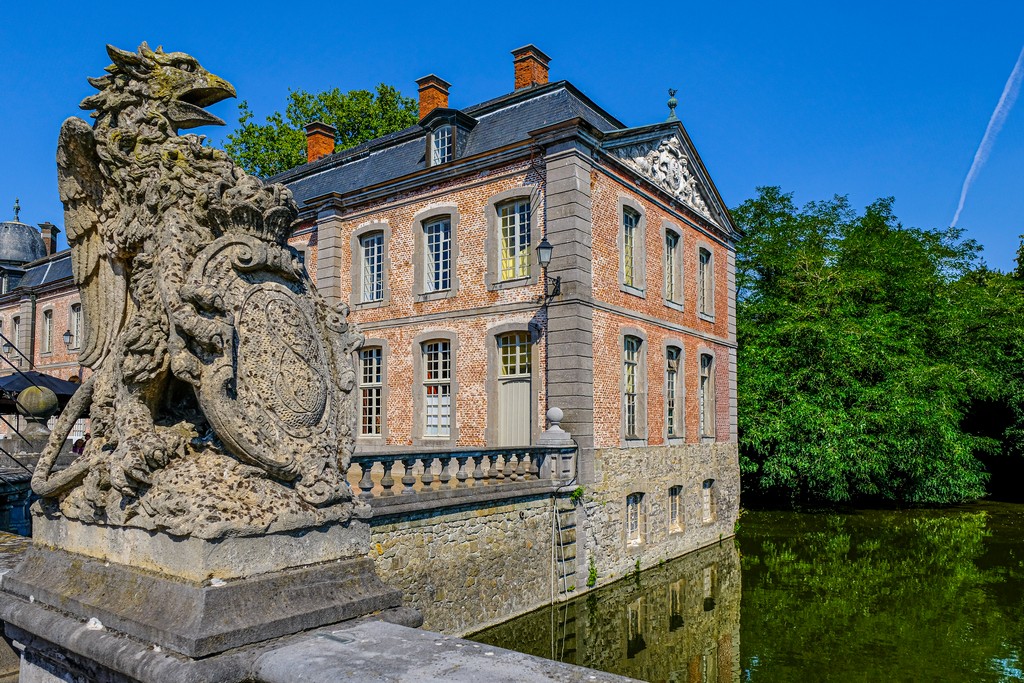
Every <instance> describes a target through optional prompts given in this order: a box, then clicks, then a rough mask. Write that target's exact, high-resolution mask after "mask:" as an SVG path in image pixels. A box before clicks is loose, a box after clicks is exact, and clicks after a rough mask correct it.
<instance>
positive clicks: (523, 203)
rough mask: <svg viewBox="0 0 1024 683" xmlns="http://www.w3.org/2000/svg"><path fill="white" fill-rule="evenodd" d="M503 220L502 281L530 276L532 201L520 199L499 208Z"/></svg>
mask: <svg viewBox="0 0 1024 683" xmlns="http://www.w3.org/2000/svg"><path fill="white" fill-rule="evenodd" d="M498 217H499V218H500V219H501V279H502V280H515V279H516V278H521V277H529V275H530V201H529V200H528V199H519V200H516V201H514V202H508V203H507V204H502V205H501V206H499V207H498Z"/></svg>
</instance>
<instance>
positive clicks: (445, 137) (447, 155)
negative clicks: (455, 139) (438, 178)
mask: <svg viewBox="0 0 1024 683" xmlns="http://www.w3.org/2000/svg"><path fill="white" fill-rule="evenodd" d="M452 156H453V154H452V127H451V126H449V125H447V124H446V125H443V126H439V127H438V128H437V129H436V130H435V131H434V132H432V133H431V134H430V165H431V166H438V165H439V164H447V163H448V162H449V161H451V160H452Z"/></svg>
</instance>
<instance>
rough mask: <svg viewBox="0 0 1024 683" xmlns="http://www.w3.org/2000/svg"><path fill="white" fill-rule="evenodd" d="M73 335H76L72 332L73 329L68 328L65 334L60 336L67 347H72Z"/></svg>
mask: <svg viewBox="0 0 1024 683" xmlns="http://www.w3.org/2000/svg"><path fill="white" fill-rule="evenodd" d="M72 337H74V335H73V334H71V330H67V331H66V332H64V334H62V335H61V337H60V338H61V339H63V340H64V346H65V348H68V349H70V348H71V340H72Z"/></svg>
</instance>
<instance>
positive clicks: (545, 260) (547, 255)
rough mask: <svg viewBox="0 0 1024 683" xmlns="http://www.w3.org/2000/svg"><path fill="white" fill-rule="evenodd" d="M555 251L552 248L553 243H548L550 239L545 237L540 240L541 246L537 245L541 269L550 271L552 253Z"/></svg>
mask: <svg viewBox="0 0 1024 683" xmlns="http://www.w3.org/2000/svg"><path fill="white" fill-rule="evenodd" d="M552 251H554V247H552V246H551V242H548V238H547V236H546V235H545V236H544V237H542V238H541V239H540V244H538V245H537V262H538V263H540V267H541V268H543V269H544V270H547V269H548V266H549V265H551V252H552Z"/></svg>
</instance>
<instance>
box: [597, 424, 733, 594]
mask: <svg viewBox="0 0 1024 683" xmlns="http://www.w3.org/2000/svg"><path fill="white" fill-rule="evenodd" d="M595 461H596V467H595V473H596V476H597V483H596V484H594V485H591V486H588V487H586V490H585V494H584V498H583V504H582V506H580V507H578V508H577V514H578V528H579V532H580V534H581V541H582V542H581V545H582V546H583V547H582V548H581V551H580V552H579V553H578V566H577V576H584V577H586V576H588V575H589V573H590V566H591V560H593V566H594V568H595V569H596V570H597V584H596V585H599V586H600V585H604V584H606V583H609V582H610V581H613V580H615V579H617V578H621V577H622V576H623V575H624V574H628V573H630V572H634V571H636V568H637V562H638V561H639V566H640V568H641V569H647V568H648V567H652V566H655V565H657V564H658V563H660V562H662V561H664V560H667V559H671V558H674V557H679V556H680V555H683V554H685V553H688V552H691V551H693V550H696V549H697V548H702V547H704V546H707V545H710V544H712V543H717V542H718V541H719V540H721V539H723V538H729V537H731V536H733V534H734V530H735V525H736V518H737V514H738V511H739V496H740V476H739V452H738V449H737V446H736V444H735V443H710V444H686V445H679V446H647V447H641V448H606V449H598V450H597V451H596V453H595ZM709 480H711V481H713V484H712V485H711V487H710V492H709V493H708V494H707V495H705V489H704V485H705V482H707V481H709ZM673 486H679V487H681V488H682V491H681V499H680V502H681V504H682V507H681V512H682V519H681V520H680V521H681V525H680V526H678V527H677V528H672V527H671V525H670V518H669V489H670V488H671V487H673ZM632 493H642V494H643V500H642V504H641V506H640V517H641V518H640V541H639V542H636V543H630V542H629V540H628V539H627V537H626V497H627V496H628V495H630V494H632ZM707 502H710V503H711V505H712V509H711V513H710V520H709V521H706V518H707V517H706V514H705V505H706V504H707Z"/></svg>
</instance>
